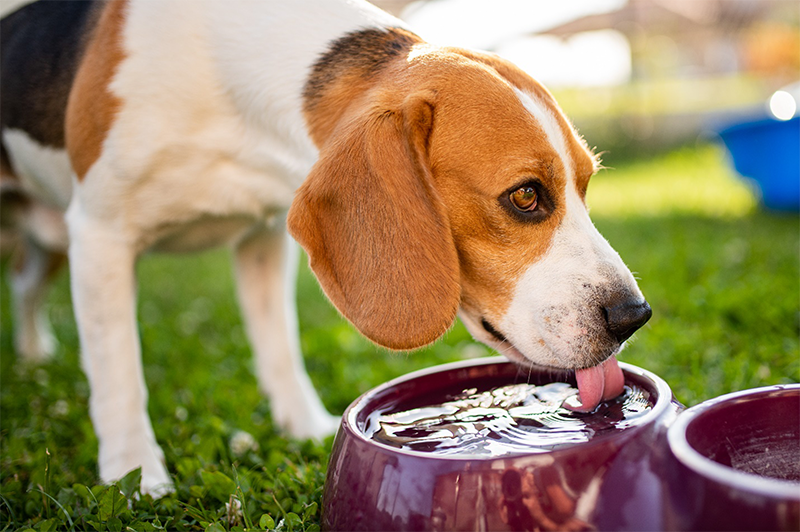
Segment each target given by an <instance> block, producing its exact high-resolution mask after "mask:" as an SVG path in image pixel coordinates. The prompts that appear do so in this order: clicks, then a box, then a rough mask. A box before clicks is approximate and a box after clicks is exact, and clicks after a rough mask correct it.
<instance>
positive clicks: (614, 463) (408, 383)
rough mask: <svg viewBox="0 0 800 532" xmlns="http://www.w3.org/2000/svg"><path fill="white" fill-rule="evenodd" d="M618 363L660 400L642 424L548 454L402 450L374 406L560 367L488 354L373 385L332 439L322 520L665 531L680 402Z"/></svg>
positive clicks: (429, 398)
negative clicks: (673, 428)
mask: <svg viewBox="0 0 800 532" xmlns="http://www.w3.org/2000/svg"><path fill="white" fill-rule="evenodd" d="M620 367H621V368H622V370H623V374H624V375H625V380H626V384H629V385H630V384H635V385H637V386H639V387H641V388H643V389H644V390H646V391H647V392H648V393H649V395H650V402H651V403H652V408H651V410H650V411H649V412H647V413H646V414H645V415H643V416H642V417H640V418H638V419H637V420H636V423H635V424H634V425H632V426H630V427H628V428H626V429H624V430H618V431H614V432H609V433H603V434H600V435H597V436H595V437H594V438H591V439H589V440H588V441H587V442H585V443H578V444H574V445H571V446H568V447H559V448H557V449H555V450H552V451H548V452H539V453H531V454H515V455H510V456H509V455H507V456H501V457H478V456H463V455H458V456H441V455H434V454H431V453H427V452H420V451H410V450H404V449H398V448H395V447H391V446H388V445H384V444H382V443H378V442H376V441H374V440H372V439H370V438H369V437H368V436H367V435H366V433H365V427H366V425H367V422H368V419H369V417H370V415H371V414H373V413H374V412H378V411H381V412H383V411H386V410H387V409H388V410H391V411H394V412H397V411H402V410H407V409H411V408H416V407H419V406H423V405H429V404H436V401H441V398H442V397H445V396H448V395H455V394H458V393H459V392H461V391H462V390H464V389H468V388H477V389H479V390H486V389H489V388H493V387H496V386H503V385H508V384H516V383H520V382H529V383H531V384H547V383H550V382H552V381H553V380H554V379H553V373H552V371H537V370H533V371H532V372H529V371H528V370H527V369H526V370H522V371H521V370H519V368H518V367H517V366H516V365H514V364H512V363H510V362H508V361H507V360H506V359H504V358H490V359H480V360H475V361H467V362H460V363H454V364H448V365H445V366H439V367H435V368H430V369H426V370H423V371H419V372H416V373H412V374H409V375H406V376H404V377H401V378H399V379H396V380H393V381H390V382H388V383H386V384H383V385H381V386H379V387H377V388H375V389H373V390H371V391H369V392H367V393H366V394H364V395H363V396H361V397H360V398H359V399H357V400H356V401H355V402H354V403H353V404H352V405H350V407H349V408H348V409H347V410H346V411H345V413H344V415H343V418H342V424H341V426H340V428H339V432H338V434H337V436H336V439H335V441H334V446H333V451H332V455H331V460H330V464H329V467H328V477H327V481H326V485H325V492H324V495H323V514H322V525H323V528H324V529H326V530H349V531H356V530H387V531H388V530H494V531H502V530H536V529H541V530H553V529H562V530H563V529H569V530H659V529H663V527H664V522H663V519H664V513H665V508H664V506H663V501H664V499H665V496H666V486H665V484H664V483H663V480H662V479H664V478H665V472H664V471H663V467H664V465H665V463H666V460H665V457H666V454H667V447H666V443H665V442H666V437H665V433H666V429H667V426H668V425H669V424H670V423H671V422H672V421H673V420H674V419H675V417H676V416H677V413H678V412H679V411H680V410H681V409H682V407H681V405H680V404H679V403H677V402H676V401H675V400H674V399H673V396H672V392H671V390H670V388H669V386H668V385H667V383H666V382H664V381H663V380H662V379H660V378H659V377H657V376H656V375H654V374H652V373H650V372H647V371H645V370H642V369H640V368H637V367H635V366H631V365H629V364H620ZM520 371H521V373H520ZM570 378H572V377H569V376H565V379H555V380H566V381H567V382H570ZM571 384H573V385H574V384H575V382H574V380H573V381H571Z"/></svg>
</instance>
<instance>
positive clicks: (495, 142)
mask: <svg viewBox="0 0 800 532" xmlns="http://www.w3.org/2000/svg"><path fill="white" fill-rule="evenodd" d="M364 71H365V70H364V68H363V67H362V68H353V69H351V70H349V71H345V72H339V74H338V76H335V77H329V78H328V79H327V80H326V82H327V85H326V86H321V87H325V88H321V87H317V90H316V91H315V97H316V98H317V100H316V101H315V102H314V105H313V106H311V107H307V115H306V118H307V120H308V122H309V127H310V129H311V131H312V132H314V139H315V141H316V142H317V144H318V145H319V146H320V148H321V159H320V161H319V163H317V165H316V166H315V167H314V170H313V171H312V172H311V175H310V176H309V178H308V179H307V180H306V182H305V184H304V185H303V186H302V187H301V188H300V190H299V193H298V197H297V200H296V201H295V203H294V204H293V206H292V209H291V210H290V213H289V229H290V231H291V232H292V234H293V235H294V236H295V238H297V240H298V241H299V242H300V243H301V244H302V245H303V247H304V248H305V249H306V251H308V253H309V256H310V259H311V266H312V268H313V269H314V271H315V273H316V274H317V277H318V278H319V280H320V282H321V284H322V286H323V288H324V289H325V291H326V293H327V294H328V296H329V298H330V299H331V301H333V303H334V304H335V305H336V306H337V307H338V308H339V310H340V311H341V312H342V313H343V314H344V315H345V316H346V317H347V318H349V319H350V320H351V321H352V322H353V323H354V324H355V325H356V326H357V327H358V328H359V329H360V330H361V332H362V333H364V334H365V335H366V336H367V337H369V338H371V339H372V340H373V341H376V342H377V343H379V344H382V345H385V346H388V347H391V348H396V349H407V348H414V347H419V346H422V345H425V344H427V343H429V342H432V341H433V340H435V339H436V338H437V337H438V336H439V335H441V334H442V333H443V332H444V331H445V330H446V329H447V328H448V327H449V326H450V325H451V324H452V322H453V320H454V316H455V312H456V309H457V308H458V305H459V304H461V305H462V306H463V307H464V308H466V309H468V310H471V311H474V312H476V313H478V314H479V315H481V316H485V317H487V318H489V319H490V320H491V319H496V318H499V317H500V316H502V315H503V313H504V312H505V310H506V309H507V307H508V305H509V303H510V300H511V295H512V293H513V289H514V286H515V283H516V281H517V279H519V277H520V276H521V275H522V273H523V272H524V271H525V270H526V268H527V267H528V266H529V265H530V264H532V263H533V262H535V261H536V260H537V259H538V258H539V257H540V256H542V255H543V254H544V253H545V252H546V250H547V249H548V247H549V245H550V241H551V239H552V235H553V232H554V231H555V229H556V227H558V225H559V223H560V220H561V218H562V217H563V214H564V210H563V209H564V204H565V198H564V188H565V186H566V177H565V169H564V168H563V164H562V162H561V160H560V159H559V157H558V154H557V153H556V152H555V150H554V148H553V147H552V146H550V144H549V143H548V142H547V139H546V134H545V133H544V131H543V130H542V129H541V127H540V125H539V124H538V123H537V122H536V120H535V119H534V117H533V116H532V115H531V113H530V112H529V111H528V110H527V109H525V107H524V106H523V104H522V102H521V101H520V100H519V98H518V97H517V95H516V93H515V92H514V90H513V89H514V88H518V89H522V90H525V91H528V92H530V93H532V94H533V95H535V96H536V97H537V98H539V99H540V100H542V101H544V102H546V104H547V105H548V106H549V107H551V110H552V109H557V106H556V104H555V102H554V101H553V99H552V97H551V96H550V94H549V93H548V92H547V91H546V89H544V88H543V87H542V86H541V85H539V84H538V83H537V82H535V81H533V80H532V79H531V78H530V77H528V76H527V75H526V74H524V73H522V71H520V70H519V69H517V68H516V67H514V66H513V65H511V64H510V63H507V62H505V61H503V60H501V59H499V58H497V57H496V56H492V55H488V54H478V53H475V52H468V51H464V50H460V49H452V48H449V49H441V48H434V47H430V46H428V45H426V44H424V43H421V42H419V43H417V44H416V45H414V46H413V47H412V48H410V49H409V50H408V54H407V55H401V56H399V57H394V58H393V59H392V60H391V61H390V62H388V63H383V64H382V65H381V67H380V69H378V70H377V71H376V70H375V69H373V70H370V75H369V76H366V77H365V76H361V75H360V73H362V72H364ZM554 115H555V116H557V117H558V118H559V122H560V125H561V127H562V130H563V131H564V134H565V138H566V142H567V146H568V149H569V151H570V155H571V156H572V158H573V161H571V164H572V166H573V168H574V169H575V171H576V174H577V175H578V176H580V177H579V178H578V180H577V181H578V186H579V188H582V192H581V193H583V192H585V183H586V182H587V181H588V177H589V176H590V175H591V174H592V173H593V172H594V159H593V157H592V155H591V154H590V153H589V152H588V151H587V150H586V147H585V146H584V145H583V144H582V142H581V141H580V140H579V139H578V138H576V136H575V135H574V134H573V133H572V128H571V126H570V125H569V123H568V122H567V121H566V119H565V118H564V117H563V115H562V114H561V113H560V111H555V112H554ZM530 179H536V180H538V181H539V182H540V183H541V185H542V186H543V187H544V189H545V191H546V193H547V199H548V202H546V203H545V205H547V206H548V208H549V209H550V210H551V211H552V212H549V213H548V215H547V216H545V217H543V218H542V219H541V220H540V221H537V222H535V223H527V222H521V221H520V220H519V219H515V218H514V216H510V215H509V213H508V212H507V211H506V210H504V209H502V208H501V206H500V203H499V201H498V199H499V198H501V197H502V196H503V195H504V194H506V193H507V191H508V189H509V188H511V187H514V186H515V185H519V184H522V183H524V182H525V181H526V180H530ZM398 257H403V258H402V259H398ZM403 265H410V266H411V267H410V268H405V269H403V268H402V266H403ZM459 284H460V291H459V288H458V286H459ZM378 285H381V286H389V287H390V289H389V290H388V291H387V292H385V293H382V292H379V291H376V290H374V288H373V287H374V286H378ZM394 287H397V289H396V290H395V289H394Z"/></svg>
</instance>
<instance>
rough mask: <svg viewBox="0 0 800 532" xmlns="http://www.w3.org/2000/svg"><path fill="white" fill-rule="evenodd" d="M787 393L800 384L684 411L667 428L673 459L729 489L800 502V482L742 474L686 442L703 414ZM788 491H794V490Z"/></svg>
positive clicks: (765, 389) (752, 391) (742, 394)
mask: <svg viewBox="0 0 800 532" xmlns="http://www.w3.org/2000/svg"><path fill="white" fill-rule="evenodd" d="M782 390H787V391H789V392H792V391H799V392H800V383H796V384H775V385H771V386H762V387H760V388H752V389H749V390H742V391H738V392H732V393H728V394H725V395H721V396H719V397H714V398H713V399H709V400H707V401H704V402H702V403H699V404H697V405H695V406H693V407H691V408H688V409H686V410H684V411H683V412H682V413H681V415H679V416H678V418H677V419H676V420H675V421H674V422H673V423H672V425H671V426H670V427H669V429H667V443H668V445H669V449H670V451H671V452H672V454H673V456H675V458H677V460H678V461H679V462H681V463H682V464H683V465H684V466H686V467H687V468H689V469H690V470H692V471H694V472H695V473H697V474H699V475H700V476H703V477H706V478H709V479H711V480H713V481H716V482H718V483H720V484H723V485H725V486H735V487H736V488H737V489H742V490H746V491H750V492H754V493H757V494H759V495H764V496H768V497H775V498H780V499H786V498H790V499H792V500H797V501H800V483H798V482H794V481H791V480H782V479H778V478H770V477H763V476H760V475H756V474H753V473H747V472H745V471H739V470H736V469H733V468H732V467H728V466H725V465H722V464H720V463H717V462H715V461H714V460H712V459H711V458H707V457H706V456H703V455H702V454H701V453H700V452H698V451H696V450H695V449H694V448H693V447H692V446H691V445H690V444H689V441H688V440H687V439H686V431H687V429H688V427H689V424H690V423H691V422H692V421H694V420H695V419H697V418H698V417H699V416H701V415H702V414H704V413H706V412H709V411H711V410H714V409H716V408H718V407H719V406H720V405H722V404H724V403H728V402H729V401H732V400H736V399H743V398H748V399H750V398H753V397H755V396H759V395H764V394H769V393H773V392H776V391H782ZM787 488H794V490H793V491H792V490H790V489H787Z"/></svg>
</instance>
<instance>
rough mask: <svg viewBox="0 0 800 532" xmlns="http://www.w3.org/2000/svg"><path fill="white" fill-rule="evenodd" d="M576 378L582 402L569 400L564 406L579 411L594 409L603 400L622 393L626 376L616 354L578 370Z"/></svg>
mask: <svg viewBox="0 0 800 532" xmlns="http://www.w3.org/2000/svg"><path fill="white" fill-rule="evenodd" d="M575 378H576V379H577V381H578V397H579V399H580V403H579V404H575V403H572V402H568V403H565V404H564V406H566V407H567V408H569V409H570V410H575V411H577V412H590V411H592V410H594V409H595V408H596V407H597V405H599V404H600V401H601V400H602V401H608V400H609V399H613V398H614V397H617V396H618V395H620V394H621V393H622V391H623V387H624V385H625V377H623V375H622V370H621V369H619V365H618V364H617V357H614V356H612V357H610V358H608V359H607V360H606V361H605V362H603V363H602V364H600V365H599V366H595V367H593V368H588V369H579V370H577V371H576V372H575Z"/></svg>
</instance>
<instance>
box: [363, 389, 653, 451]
mask: <svg viewBox="0 0 800 532" xmlns="http://www.w3.org/2000/svg"><path fill="white" fill-rule="evenodd" d="M577 393H578V390H577V389H576V388H574V387H573V386H570V385H569V384H567V383H563V382H553V383H549V384H545V385H534V384H512V385H507V386H500V387H496V388H492V389H489V390H485V391H478V390H477V389H475V388H472V389H467V390H464V391H463V392H461V393H460V394H457V395H456V396H454V397H450V398H447V400H445V401H443V402H441V403H439V404H433V405H430V406H424V407H420V408H414V409H411V410H405V411H399V412H397V411H396V412H391V411H387V410H382V411H381V410H379V411H376V412H373V413H372V414H371V415H370V418H369V419H368V420H367V424H366V427H365V433H366V434H367V435H368V436H369V437H371V438H372V439H373V440H375V441H378V442H381V443H384V444H386V445H391V446H392V447H398V448H401V449H408V450H413V451H423V452H429V453H433V454H437V455H440V456H441V455H451V456H452V455H470V456H476V455H477V456H486V457H496V456H504V455H513V454H520V453H535V452H547V451H550V450H552V449H556V448H558V447H563V446H568V445H573V444H577V443H582V442H586V441H588V440H590V439H592V438H594V437H596V436H598V435H601V434H607V433H610V432H614V431H620V430H624V429H625V428H628V427H630V426H631V425H633V424H635V423H636V421H637V419H639V418H641V417H642V416H644V415H645V414H646V413H647V412H648V411H649V410H650V409H652V407H653V403H652V402H651V400H650V394H649V392H648V391H647V390H644V389H643V388H640V387H638V386H636V385H635V384H631V383H628V384H627V385H626V386H625V391H624V393H623V394H622V395H620V396H619V397H617V398H616V399H613V400H610V401H606V402H602V403H600V405H599V406H598V407H597V408H595V409H594V410H593V411H592V412H588V413H581V412H574V411H572V410H569V409H567V408H565V407H564V406H563V404H564V402H565V401H571V400H574V399H575V397H576V395H577Z"/></svg>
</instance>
